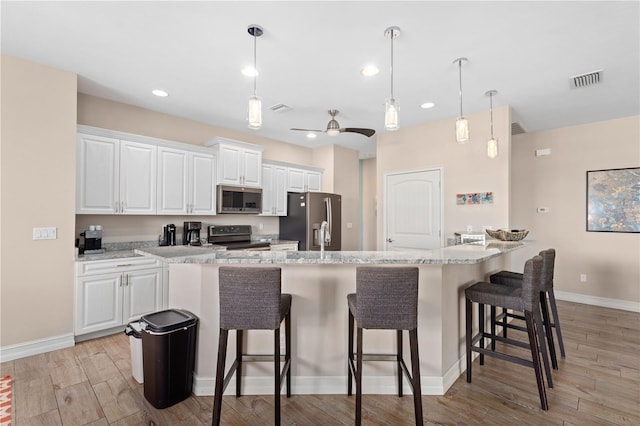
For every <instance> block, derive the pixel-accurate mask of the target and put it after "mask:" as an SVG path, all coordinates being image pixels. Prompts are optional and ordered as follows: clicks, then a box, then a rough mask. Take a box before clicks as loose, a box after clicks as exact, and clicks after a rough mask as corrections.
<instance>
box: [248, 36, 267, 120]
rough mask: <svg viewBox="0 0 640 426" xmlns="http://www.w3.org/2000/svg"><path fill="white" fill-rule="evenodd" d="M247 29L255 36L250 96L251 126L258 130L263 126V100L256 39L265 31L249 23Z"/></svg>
mask: <svg viewBox="0 0 640 426" xmlns="http://www.w3.org/2000/svg"><path fill="white" fill-rule="evenodd" d="M247 31H248V32H249V34H250V35H251V37H253V71H254V72H253V96H250V97H249V128H250V129H253V130H258V129H260V127H261V126H262V100H261V99H260V98H259V97H258V94H257V89H256V79H257V78H258V68H256V40H257V39H258V37H260V36H261V35H262V33H263V31H262V27H260V26H258V25H249V27H248V28H247Z"/></svg>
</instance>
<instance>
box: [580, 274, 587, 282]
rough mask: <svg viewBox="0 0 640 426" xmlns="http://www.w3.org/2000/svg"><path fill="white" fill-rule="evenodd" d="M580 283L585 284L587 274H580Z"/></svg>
mask: <svg viewBox="0 0 640 426" xmlns="http://www.w3.org/2000/svg"><path fill="white" fill-rule="evenodd" d="M580 282H581V283H586V282H587V274H580Z"/></svg>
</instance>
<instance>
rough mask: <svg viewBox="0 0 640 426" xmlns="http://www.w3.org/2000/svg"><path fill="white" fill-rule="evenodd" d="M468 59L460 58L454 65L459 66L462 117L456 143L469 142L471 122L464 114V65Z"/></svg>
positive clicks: (458, 126) (457, 128) (457, 120)
mask: <svg viewBox="0 0 640 426" xmlns="http://www.w3.org/2000/svg"><path fill="white" fill-rule="evenodd" d="M467 61H468V59H467V58H458V59H456V60H455V61H453V63H454V64H455V63H457V64H458V76H459V80H458V81H459V88H460V116H459V117H458V118H457V119H456V141H458V143H461V144H462V143H467V141H468V140H469V122H468V121H467V119H466V118H465V117H464V114H462V64H463V63H464V62H467Z"/></svg>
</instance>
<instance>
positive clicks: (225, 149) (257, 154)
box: [206, 138, 264, 188]
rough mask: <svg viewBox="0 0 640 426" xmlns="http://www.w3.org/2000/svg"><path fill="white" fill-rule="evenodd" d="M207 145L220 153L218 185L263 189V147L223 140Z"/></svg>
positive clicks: (215, 140)
mask: <svg viewBox="0 0 640 426" xmlns="http://www.w3.org/2000/svg"><path fill="white" fill-rule="evenodd" d="M206 145H207V146H211V147H212V148H214V149H216V151H217V153H218V184H221V185H235V186H248V187H253V188H261V187H262V151H263V150H264V148H263V147H261V146H259V145H253V144H248V143H245V142H238V141H233V140H231V139H222V138H218V139H214V140H212V141H209V142H207V143H206Z"/></svg>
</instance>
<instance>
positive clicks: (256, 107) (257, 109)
mask: <svg viewBox="0 0 640 426" xmlns="http://www.w3.org/2000/svg"><path fill="white" fill-rule="evenodd" d="M260 127H262V101H261V100H260V98H259V97H257V96H250V97H249V128H250V129H253V130H258V129H259V128H260Z"/></svg>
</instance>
